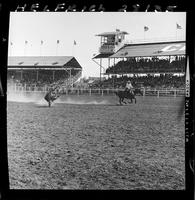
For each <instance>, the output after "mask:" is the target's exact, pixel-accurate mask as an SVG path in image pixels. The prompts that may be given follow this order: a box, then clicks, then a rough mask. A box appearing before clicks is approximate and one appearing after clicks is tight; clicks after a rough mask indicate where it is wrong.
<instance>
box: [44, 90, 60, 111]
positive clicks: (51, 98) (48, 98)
mask: <svg viewBox="0 0 195 200" xmlns="http://www.w3.org/2000/svg"><path fill="white" fill-rule="evenodd" d="M59 96H60V95H59V94H57V93H55V94H52V91H48V92H47V93H46V95H45V97H44V99H45V100H46V101H47V102H48V106H49V107H50V106H51V103H52V102H53V101H55V100H56V99H57V98H58V97H59Z"/></svg>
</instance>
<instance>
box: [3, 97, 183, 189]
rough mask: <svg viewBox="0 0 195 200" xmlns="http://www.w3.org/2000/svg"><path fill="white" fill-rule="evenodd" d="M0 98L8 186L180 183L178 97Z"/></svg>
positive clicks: (148, 186)
mask: <svg viewBox="0 0 195 200" xmlns="http://www.w3.org/2000/svg"><path fill="white" fill-rule="evenodd" d="M117 101H118V99H117V98H116V97H114V96H111V97H97V98H96V97H93V99H92V98H91V99H89V98H88V97H77V96H75V97H68V99H67V97H63V98H61V99H60V100H59V101H58V102H57V103H55V104H53V105H52V107H50V108H49V107H47V105H46V104H44V103H40V102H39V103H36V102H25V103H24V102H14V101H8V103H7V135H8V164H9V177H10V187H11V189H102V190H105V189H111V190H112V189H115V190H117V189H124V190H126V189H128V190H134V189H136V190H139V189H140V190H145V189H146V190H148V189H153V190H165V189H166V190H182V189H185V155H184V153H185V141H184V138H185V130H184V115H182V116H180V117H178V113H179V108H180V106H181V103H182V99H181V98H179V97H178V98H173V97H171V98H167V97H160V98H157V97H138V98H137V104H129V105H123V106H119V105H118V104H117V103H118V102H117Z"/></svg>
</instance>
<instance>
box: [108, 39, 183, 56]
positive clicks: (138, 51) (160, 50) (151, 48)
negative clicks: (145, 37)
mask: <svg viewBox="0 0 195 200" xmlns="http://www.w3.org/2000/svg"><path fill="white" fill-rule="evenodd" d="M171 55H185V42H184V41H182V42H180V41H179V42H161V43H145V44H129V45H126V46H124V47H122V48H121V49H119V50H118V51H117V52H116V53H115V54H113V55H111V56H110V58H126V57H150V56H171Z"/></svg>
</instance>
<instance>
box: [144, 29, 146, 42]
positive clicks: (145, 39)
mask: <svg viewBox="0 0 195 200" xmlns="http://www.w3.org/2000/svg"><path fill="white" fill-rule="evenodd" d="M145 32H146V31H145V30H144V42H145V40H146V35H145Z"/></svg>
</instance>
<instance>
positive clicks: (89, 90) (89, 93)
mask: <svg viewBox="0 0 195 200" xmlns="http://www.w3.org/2000/svg"><path fill="white" fill-rule="evenodd" d="M89 96H91V88H90V89H89Z"/></svg>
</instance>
